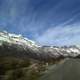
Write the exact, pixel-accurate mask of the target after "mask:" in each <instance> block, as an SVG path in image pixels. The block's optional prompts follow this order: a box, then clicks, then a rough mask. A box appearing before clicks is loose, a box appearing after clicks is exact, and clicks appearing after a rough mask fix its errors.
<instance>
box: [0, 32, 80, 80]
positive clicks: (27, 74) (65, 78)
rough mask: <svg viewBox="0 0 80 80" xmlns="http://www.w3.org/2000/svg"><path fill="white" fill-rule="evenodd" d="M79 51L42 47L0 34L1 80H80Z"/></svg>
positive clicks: (62, 47) (15, 36)
mask: <svg viewBox="0 0 80 80" xmlns="http://www.w3.org/2000/svg"><path fill="white" fill-rule="evenodd" d="M79 58H80V47H78V46H76V45H71V46H61V47H59V46H41V45H38V44H37V43H36V42H34V41H32V40H29V39H28V38H25V37H23V36H21V35H16V34H12V33H8V32H0V80H75V79H76V80H80V59H79Z"/></svg>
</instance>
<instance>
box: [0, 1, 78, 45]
mask: <svg viewBox="0 0 80 80" xmlns="http://www.w3.org/2000/svg"><path fill="white" fill-rule="evenodd" d="M0 30H6V31H8V32H11V33H16V34H22V35H23V36H25V37H28V38H29V39H31V40H34V41H36V42H37V43H39V44H42V45H60V46H62V45H80V0H0Z"/></svg>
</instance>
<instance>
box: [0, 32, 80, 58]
mask: <svg viewBox="0 0 80 80" xmlns="http://www.w3.org/2000/svg"><path fill="white" fill-rule="evenodd" d="M4 42H7V43H9V44H15V45H16V46H21V49H23V50H24V48H25V52H26V55H28V56H30V57H35V58H36V59H43V60H44V59H57V58H60V57H77V56H79V55H80V48H79V47H77V46H62V47H58V46H40V45H38V44H36V43H35V42H34V41H32V40H29V39H28V38H24V37H23V36H22V35H16V34H11V33H8V32H0V45H2V44H3V43H4ZM27 50H29V53H28V51H27Z"/></svg>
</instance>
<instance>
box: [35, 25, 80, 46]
mask: <svg viewBox="0 0 80 80" xmlns="http://www.w3.org/2000/svg"><path fill="white" fill-rule="evenodd" d="M36 41H37V42H39V43H40V44H42V45H75V44H77V45H79V44H80V24H73V25H66V26H57V27H53V28H49V29H48V30H46V31H45V32H44V33H43V34H42V35H39V36H37V37H36Z"/></svg>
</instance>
